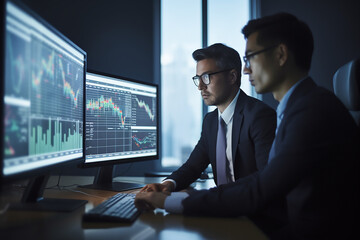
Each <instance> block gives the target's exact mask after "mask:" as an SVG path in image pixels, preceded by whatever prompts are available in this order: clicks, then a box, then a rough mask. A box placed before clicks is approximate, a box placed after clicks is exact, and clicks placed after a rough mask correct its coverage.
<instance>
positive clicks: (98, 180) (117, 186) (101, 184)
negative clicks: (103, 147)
mask: <svg viewBox="0 0 360 240" xmlns="http://www.w3.org/2000/svg"><path fill="white" fill-rule="evenodd" d="M113 170H114V168H113V165H110V166H104V167H100V168H99V170H98V172H97V175H96V176H95V179H94V183H93V184H89V185H82V186H79V187H83V188H91V189H100V190H108V191H114V192H122V191H126V190H132V189H137V188H142V187H144V186H145V185H144V184H139V183H127V182H113Z"/></svg>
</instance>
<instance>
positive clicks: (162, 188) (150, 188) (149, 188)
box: [140, 181, 175, 192]
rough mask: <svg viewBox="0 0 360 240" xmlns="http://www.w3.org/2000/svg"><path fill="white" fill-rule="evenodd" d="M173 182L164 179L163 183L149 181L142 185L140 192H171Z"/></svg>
mask: <svg viewBox="0 0 360 240" xmlns="http://www.w3.org/2000/svg"><path fill="white" fill-rule="evenodd" d="M174 187H175V186H174V183H172V182H170V181H165V182H163V183H151V184H147V185H146V186H145V187H143V188H142V189H141V190H140V192H172V191H174Z"/></svg>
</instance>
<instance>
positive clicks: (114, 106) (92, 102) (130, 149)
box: [84, 71, 159, 191]
mask: <svg viewBox="0 0 360 240" xmlns="http://www.w3.org/2000/svg"><path fill="white" fill-rule="evenodd" d="M157 106H158V88H157V85H155V84H151V83H145V82H139V81H136V80H133V79H130V78H125V77H120V76H114V75H110V74H105V73H100V72H94V71H88V72H87V73H86V106H85V109H86V124H85V126H86V127H85V129H86V137H85V152H86V156H85V163H84V166H85V167H96V166H100V167H101V168H100V169H99V172H98V175H97V176H96V177H95V180H94V184H92V185H86V186H84V187H89V188H96V189H106V190H113V191H122V190H126V189H134V188H139V187H141V186H143V185H141V184H134V183H123V182H113V166H114V165H116V164H121V163H129V162H135V161H145V160H153V159H158V158H159V143H158V141H159V138H158V136H159V135H158V124H159V121H158V107H157Z"/></svg>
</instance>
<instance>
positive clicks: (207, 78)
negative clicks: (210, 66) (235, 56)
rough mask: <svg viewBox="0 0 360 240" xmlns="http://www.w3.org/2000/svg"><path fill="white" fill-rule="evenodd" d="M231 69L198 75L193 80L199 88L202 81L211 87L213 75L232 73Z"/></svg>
mask: <svg viewBox="0 0 360 240" xmlns="http://www.w3.org/2000/svg"><path fill="white" fill-rule="evenodd" d="M230 70H231V69H226V70H221V71H218V72H213V73H204V74H201V75H200V76H199V75H196V76H194V77H193V78H192V79H193V81H194V83H195V86H197V87H198V86H199V84H200V79H201V81H202V82H203V83H204V84H205V85H209V84H210V76H211V75H214V74H217V73H222V72H227V71H230Z"/></svg>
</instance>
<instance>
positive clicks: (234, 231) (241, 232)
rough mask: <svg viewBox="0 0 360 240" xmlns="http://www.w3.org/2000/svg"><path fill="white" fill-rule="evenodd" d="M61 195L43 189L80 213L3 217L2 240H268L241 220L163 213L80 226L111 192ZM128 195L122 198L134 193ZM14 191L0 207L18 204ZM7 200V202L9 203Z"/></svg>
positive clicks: (73, 190)
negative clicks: (80, 202) (72, 202)
mask: <svg viewBox="0 0 360 240" xmlns="http://www.w3.org/2000/svg"><path fill="white" fill-rule="evenodd" d="M92 179H93V178H92V177H78V176H77V177H69V176H65V177H61V181H60V186H69V185H72V184H77V185H83V184H90V183H91V182H92ZM57 181H58V177H51V178H50V179H49V182H48V186H54V185H56V184H57ZM115 181H127V182H135V183H152V182H160V181H161V178H149V177H146V178H144V177H121V178H119V177H118V178H115ZM211 186H213V180H204V181H202V182H196V185H195V188H197V189H204V188H208V187H211ZM65 189H66V190H59V189H47V190H46V191H45V194H44V196H45V197H56V198H73V199H84V200H88V203H87V204H86V205H85V206H83V207H82V208H79V209H77V210H76V211H74V212H71V213H58V212H21V211H7V212H5V213H4V214H1V215H0V237H1V239H4V240H5V239H11V240H14V239H66V240H67V239H78V240H81V239H105V240H110V239H133V240H141V239H166V240H167V239H171V240H172V239H175V240H177V239H186V240H192V239H196V240H199V239H259V240H261V239H267V237H266V236H265V235H264V234H263V233H262V232H261V231H260V230H259V229H258V228H257V227H256V226H255V225H254V224H253V223H252V222H251V221H250V220H249V219H247V218H246V217H240V218H209V217H206V218H205V217H185V216H182V215H175V214H168V213H167V212H165V211H163V210H155V211H154V212H144V213H142V215H141V216H140V217H139V218H138V219H137V220H136V221H135V222H134V223H133V224H119V223H85V222H82V214H83V213H84V211H87V210H88V209H91V208H93V207H94V206H96V205H98V204H100V203H101V202H102V201H103V200H105V199H107V198H109V197H110V196H112V195H114V194H115V192H111V191H103V190H96V189H84V188H78V187H76V185H73V186H70V187H66V188H65ZM137 191H138V190H130V191H126V192H134V193H135V192H137ZM21 194H22V191H21V190H20V189H19V188H14V189H10V190H9V191H8V192H6V194H3V193H2V195H1V197H0V205H2V206H1V207H2V208H3V206H4V203H6V201H14V199H16V198H20V197H21ZM9 199H11V200H9Z"/></svg>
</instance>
